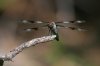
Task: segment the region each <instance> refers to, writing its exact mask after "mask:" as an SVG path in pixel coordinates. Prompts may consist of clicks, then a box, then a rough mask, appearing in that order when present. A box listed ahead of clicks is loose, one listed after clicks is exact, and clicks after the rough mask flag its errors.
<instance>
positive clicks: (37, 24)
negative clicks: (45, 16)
mask: <svg viewBox="0 0 100 66" xmlns="http://www.w3.org/2000/svg"><path fill="white" fill-rule="evenodd" d="M20 22H22V23H24V24H33V25H34V26H33V27H32V28H27V29H24V30H26V31H32V30H38V29H39V28H41V27H43V28H45V27H47V28H48V29H49V34H50V35H56V38H55V39H56V40H57V41H59V34H58V28H69V29H71V30H78V31H84V29H81V28H77V27H68V26H67V24H68V23H72V24H75V23H78V24H80V23H84V22H86V21H85V20H74V21H64V22H43V21H33V20H20Z"/></svg>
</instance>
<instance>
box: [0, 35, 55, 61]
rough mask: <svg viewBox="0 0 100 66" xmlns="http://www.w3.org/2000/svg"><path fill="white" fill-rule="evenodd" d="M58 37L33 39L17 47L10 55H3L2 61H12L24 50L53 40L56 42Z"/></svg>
mask: <svg viewBox="0 0 100 66" xmlns="http://www.w3.org/2000/svg"><path fill="white" fill-rule="evenodd" d="M55 37H56V35H52V36H44V37H41V38H35V39H32V40H30V41H28V42H25V43H22V44H21V45H20V46H18V47H16V48H15V49H13V50H12V51H10V52H9V53H7V54H5V55H1V56H0V59H1V60H4V61H11V60H12V59H13V58H14V57H15V56H16V55H17V54H19V53H20V52H22V51H23V50H24V49H26V48H29V47H31V46H35V45H37V44H39V43H43V42H48V41H51V40H54V39H55Z"/></svg>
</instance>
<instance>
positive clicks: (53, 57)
mask: <svg viewBox="0 0 100 66" xmlns="http://www.w3.org/2000/svg"><path fill="white" fill-rule="evenodd" d="M53 44H54V45H53V49H52V52H51V53H49V54H47V57H46V59H47V61H48V62H49V63H50V64H55V63H56V62H58V61H59V60H61V58H63V57H64V58H65V59H67V60H69V61H70V62H71V63H72V64H74V63H75V64H76V65H75V66H77V65H78V64H80V66H94V65H93V64H92V63H90V62H88V61H87V60H86V59H84V58H83V57H82V55H81V54H82V51H81V50H77V49H75V48H71V47H68V46H65V45H64V44H63V42H61V41H59V42H57V41H54V42H53ZM65 62H66V63H67V61H65Z"/></svg>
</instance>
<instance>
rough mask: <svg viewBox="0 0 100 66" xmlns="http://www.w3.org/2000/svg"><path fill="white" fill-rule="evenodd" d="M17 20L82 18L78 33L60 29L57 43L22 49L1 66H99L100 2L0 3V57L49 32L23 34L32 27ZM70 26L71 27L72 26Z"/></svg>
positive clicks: (44, 0)
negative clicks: (81, 29) (82, 21)
mask: <svg viewBox="0 0 100 66" xmlns="http://www.w3.org/2000/svg"><path fill="white" fill-rule="evenodd" d="M20 19H27V20H33V21H37V20H39V21H43V22H52V21H54V22H57V21H72V20H75V19H82V20H85V21H86V22H85V23H83V24H74V26H77V27H80V28H83V29H87V31H77V30H70V29H65V28H64V29H59V35H60V41H59V42H57V41H55V40H54V41H51V42H46V43H41V44H38V45H36V46H34V47H30V48H28V49H25V50H24V51H23V52H22V53H20V54H19V55H17V56H16V57H15V58H14V59H13V61H14V62H5V64H4V66H100V35H99V34H100V29H99V28H100V26H99V25H100V23H99V21H100V0H0V54H3V53H8V52H9V51H10V50H12V49H13V48H15V47H17V46H19V45H20V44H21V43H23V42H26V41H28V40H31V39H33V38H36V37H42V36H46V35H48V29H42V28H39V30H37V31H35V30H33V31H31V32H26V31H24V30H23V29H26V28H30V27H34V25H32V24H23V23H21V22H19V20H20ZM72 26H73V25H72Z"/></svg>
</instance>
